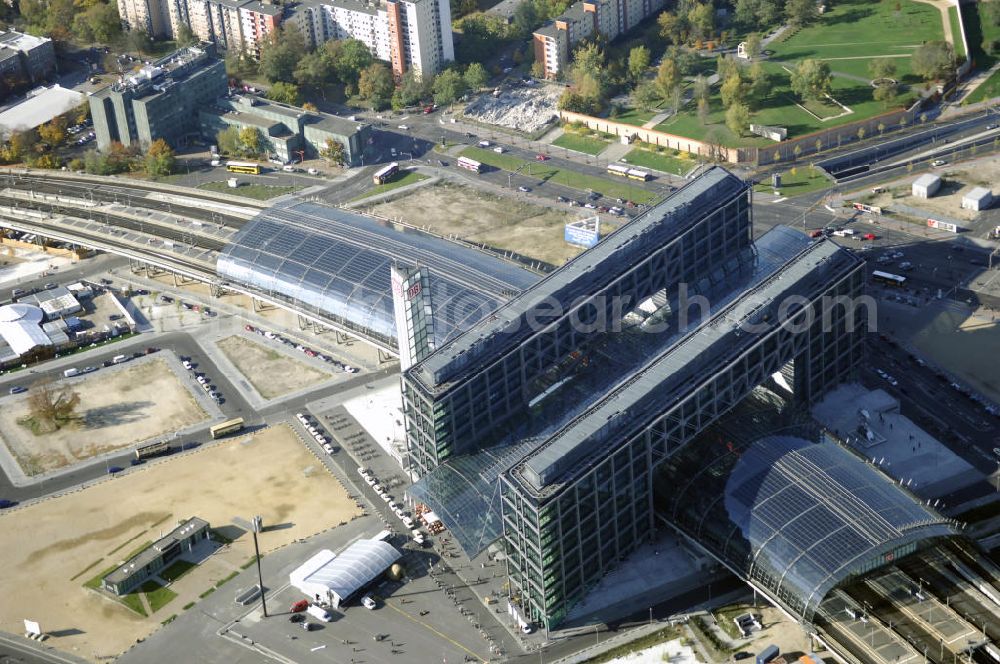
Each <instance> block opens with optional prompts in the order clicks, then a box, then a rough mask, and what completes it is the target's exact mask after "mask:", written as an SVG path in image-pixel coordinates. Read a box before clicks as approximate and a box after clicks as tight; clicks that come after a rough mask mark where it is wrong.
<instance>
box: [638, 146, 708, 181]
mask: <svg viewBox="0 0 1000 664" xmlns="http://www.w3.org/2000/svg"><path fill="white" fill-rule="evenodd" d="M622 161H623V162H625V163H626V164H629V165H631V166H638V167H640V168H650V169H652V170H654V171H660V172H661V173H670V174H671V175H684V174H685V173H687V172H688V171H690V170H691V169H692V168H694V167H695V166H697V165H698V162H697V161H695V160H694V159H688V158H686V157H675V156H674V155H673V150H667V151H666V152H653V151H652V150H647V149H646V148H642V147H638V148H632V149H631V150H630V151H629V153H628V154H627V155H625V158H624V159H622Z"/></svg>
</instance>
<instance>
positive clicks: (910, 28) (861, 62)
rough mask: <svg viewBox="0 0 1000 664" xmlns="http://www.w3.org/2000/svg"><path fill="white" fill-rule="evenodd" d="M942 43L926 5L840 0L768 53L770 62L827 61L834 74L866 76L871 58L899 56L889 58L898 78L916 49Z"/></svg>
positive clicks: (937, 18)
mask: <svg viewBox="0 0 1000 664" xmlns="http://www.w3.org/2000/svg"><path fill="white" fill-rule="evenodd" d="M897 5H899V8H900V10H899V11H898V12H897V11H896V6H897ZM943 38H944V26H942V25H941V14H940V12H939V11H938V9H937V8H936V7H934V6H932V5H928V4H923V3H919V2H915V1H914V0H877V1H873V0H840V1H839V2H835V3H833V6H832V7H831V8H830V9H829V10H828V11H827V12H826V13H825V14H823V15H822V16H821V17H820V19H819V21H817V22H816V23H815V24H814V25H811V26H809V27H806V28H802V29H801V30H799V31H798V32H797V33H795V34H794V35H793V36H791V37H790V38H789V39H787V40H786V41H783V42H780V43H779V42H772V43H771V44H770V46H769V48H770V49H771V50H772V51H774V55H773V56H772V57H773V58H774V59H778V60H787V61H790V62H797V61H799V60H803V59H806V58H818V59H821V60H828V61H829V64H830V69H832V70H833V71H835V72H836V71H843V72H845V73H849V74H854V75H856V76H863V77H868V61H869V60H870V59H871V58H877V57H883V56H903V57H894V58H893V59H894V60H895V61H896V65H897V68H899V69H900V74H906V73H908V72H909V56H910V54H912V52H913V50H914V49H915V48H916V47H917V46H919V45H920V44H922V43H923V42H925V41H928V40H935V39H943ZM845 58H849V59H845ZM904 66H905V71H903V70H904ZM904 80H905V78H904Z"/></svg>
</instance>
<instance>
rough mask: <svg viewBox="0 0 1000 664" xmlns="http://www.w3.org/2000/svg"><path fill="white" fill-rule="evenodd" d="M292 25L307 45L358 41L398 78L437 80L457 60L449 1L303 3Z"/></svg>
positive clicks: (318, 0) (313, 0) (317, 0)
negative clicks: (434, 76) (411, 75)
mask: <svg viewBox="0 0 1000 664" xmlns="http://www.w3.org/2000/svg"><path fill="white" fill-rule="evenodd" d="M287 21H288V22H289V24H294V25H296V26H297V27H298V28H299V30H300V31H301V32H302V35H303V37H304V38H305V40H306V44H307V45H308V46H310V47H315V46H318V45H319V44H322V43H323V42H326V41H329V40H331V39H347V38H353V39H357V40H359V41H362V42H364V43H365V45H367V46H368V48H369V49H370V50H371V52H372V55H373V56H375V57H376V58H378V59H379V60H386V61H388V62H389V63H390V64H391V65H392V71H393V74H395V75H396V76H397V77H400V76H402V75H403V74H404V73H406V72H407V71H409V70H411V69H412V70H414V71H417V72H420V73H425V72H426V73H430V74H434V73H436V72H438V71H439V70H440V69H441V68H442V67H443V66H444V63H446V62H450V61H452V60H454V59H455V49H454V45H453V43H452V38H451V8H450V6H449V3H448V2H447V0H386V2H385V3H384V4H379V3H376V2H365V1H363V0H304V1H303V2H300V3H298V4H297V5H295V7H294V8H293V9H292V12H291V14H290V16H289V17H288V19H287Z"/></svg>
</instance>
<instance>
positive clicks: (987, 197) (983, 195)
mask: <svg viewBox="0 0 1000 664" xmlns="http://www.w3.org/2000/svg"><path fill="white" fill-rule="evenodd" d="M992 204H993V192H992V191H990V190H989V189H987V188H986V187H976V188H975V189H972V190H971V191H968V192H966V193H965V194H963V195H962V209H963V210H974V211H976V212H979V211H980V210H985V209H986V208H988V207H989V206H990V205H992Z"/></svg>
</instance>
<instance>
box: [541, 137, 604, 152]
mask: <svg viewBox="0 0 1000 664" xmlns="http://www.w3.org/2000/svg"><path fill="white" fill-rule="evenodd" d="M552 145H555V146H556V147H560V148H566V149H567V150H573V151H574V152H583V153H584V154H591V155H599V154H601V153H602V152H604V150H605V149H606V148H607V147H608V145H609V143H608V141H606V140H604V139H603V138H594V137H592V136H580V135H579V134H571V133H569V132H566V133H564V134H563V135H562V136H560V137H559V138H557V139H556V140H554V141H552Z"/></svg>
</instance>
